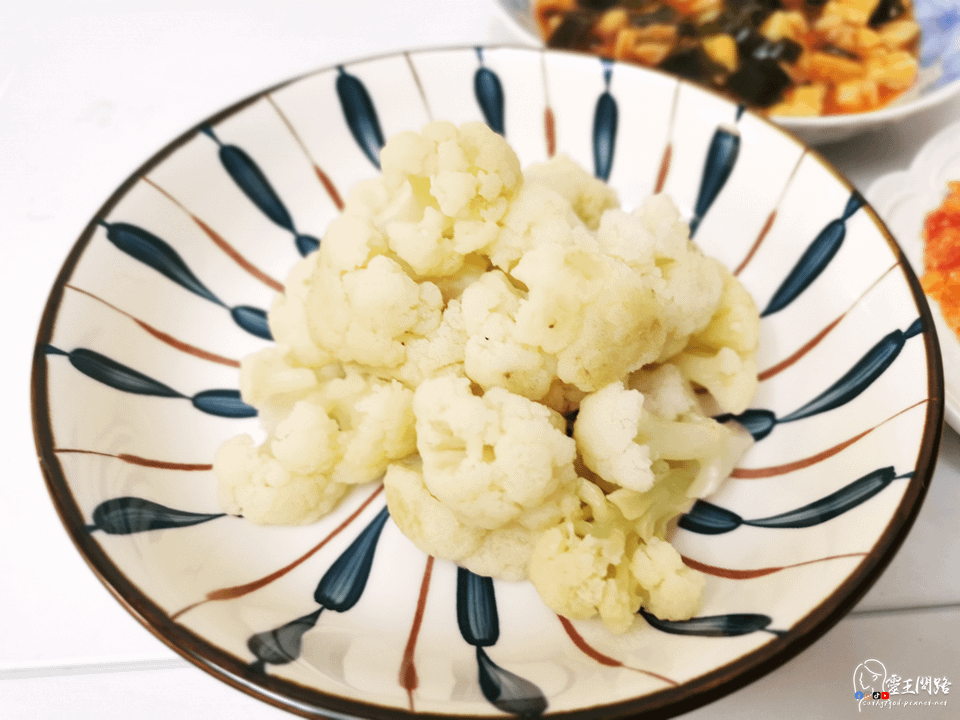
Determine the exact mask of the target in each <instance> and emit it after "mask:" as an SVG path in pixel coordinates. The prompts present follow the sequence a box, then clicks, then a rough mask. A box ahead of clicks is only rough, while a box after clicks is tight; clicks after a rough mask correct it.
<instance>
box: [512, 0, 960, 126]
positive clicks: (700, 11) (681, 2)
mask: <svg viewBox="0 0 960 720" xmlns="http://www.w3.org/2000/svg"><path fill="white" fill-rule="evenodd" d="M498 5H499V7H500V8H501V10H502V11H503V15H504V17H505V18H506V19H507V21H508V22H509V23H510V24H511V25H512V26H513V27H514V28H515V29H516V30H517V31H519V32H521V33H522V34H525V35H527V36H528V37H532V38H535V39H536V40H537V41H538V42H540V43H542V44H544V45H546V46H547V47H550V48H557V49H568V50H573V51H578V52H588V53H592V54H596V55H600V56H603V57H609V58H611V59H614V60H618V61H621V62H633V63H636V64H639V65H643V66H645V67H651V68H656V69H659V70H662V71H664V72H668V73H671V74H674V75H678V76H680V77H683V78H685V79H687V80H690V81H693V82H695V83H697V84H699V85H701V86H704V87H708V88H711V89H713V90H715V91H717V92H719V93H721V94H723V95H725V96H727V97H729V98H731V99H733V100H734V101H736V102H738V103H741V104H743V105H745V106H747V107H749V108H750V109H751V110H753V111H754V112H757V113H759V114H763V115H766V116H768V117H769V118H770V119H771V120H773V121H774V122H776V123H777V124H779V125H780V126H781V127H783V128H785V129H787V130H789V131H791V132H793V133H794V134H796V135H797V136H798V137H800V138H801V139H802V140H804V141H806V142H808V143H811V144H822V143H828V142H834V141H838V140H843V139H846V138H849V137H852V136H854V135H858V134H860V133H863V132H866V131H869V130H874V129H877V128H880V127H883V126H884V125H888V124H890V123H894V122H897V121H900V120H902V119H904V118H906V117H908V116H911V115H913V114H915V113H919V112H922V111H924V110H926V109H929V108H932V107H934V106H936V105H939V104H940V103H942V102H944V101H946V100H948V99H949V98H951V97H953V96H955V95H956V94H957V93H958V92H960V42H958V40H960V8H958V7H957V5H956V4H955V3H953V2H950V1H949V0H498Z"/></svg>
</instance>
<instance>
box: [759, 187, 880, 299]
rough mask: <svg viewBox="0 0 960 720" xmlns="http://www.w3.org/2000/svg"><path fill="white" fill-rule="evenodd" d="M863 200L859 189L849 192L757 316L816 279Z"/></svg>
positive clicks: (841, 241) (841, 242) (839, 243)
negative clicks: (840, 208) (838, 211)
mask: <svg viewBox="0 0 960 720" xmlns="http://www.w3.org/2000/svg"><path fill="white" fill-rule="evenodd" d="M865 202H866V201H865V200H864V199H863V196H862V195H860V193H858V192H856V191H854V192H853V194H852V195H851V196H850V199H849V200H847V205H846V207H845V208H844V209H843V214H842V215H841V216H840V217H839V218H837V219H836V220H831V221H830V222H829V223H827V226H826V227H825V228H823V230H821V231H820V233H819V234H818V235H817V237H816V238H815V239H814V241H813V242H812V243H811V244H810V246H809V247H808V248H807V249H806V251H805V252H804V253H803V255H802V256H801V257H800V260H798V261H797V264H796V265H795V266H794V268H793V270H791V271H790V274H789V275H787V277H786V279H785V280H784V281H783V284H782V285H780V287H779V288H778V289H777V291H776V292H775V293H774V294H773V297H772V298H771V299H770V303H769V304H768V305H767V307H766V309H765V310H764V311H763V312H762V313H761V314H760V315H761V317H767V316H768V315H772V314H773V313H775V312H777V311H778V310H782V309H783V308H785V307H786V306H787V305H789V304H790V303H792V302H793V301H794V300H795V299H796V298H797V296H798V295H800V293H802V292H803V291H804V290H806V289H807V287H809V286H810V283H812V282H813V281H814V280H816V279H817V277H818V276H819V275H820V273H821V272H823V270H824V268H826V267H827V265H829V264H830V261H831V260H832V259H833V256H834V255H836V254H837V251H838V250H839V249H840V246H841V245H842V244H843V239H844V238H845V237H846V235H847V220H849V219H850V217H851V216H852V215H853V214H854V213H855V212H856V211H857V210H859V209H860V208H862V207H863V205H864V203H865Z"/></svg>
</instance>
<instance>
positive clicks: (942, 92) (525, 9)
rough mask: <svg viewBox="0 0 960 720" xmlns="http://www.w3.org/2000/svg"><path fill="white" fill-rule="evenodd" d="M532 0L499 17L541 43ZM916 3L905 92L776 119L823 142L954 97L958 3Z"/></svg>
mask: <svg viewBox="0 0 960 720" xmlns="http://www.w3.org/2000/svg"><path fill="white" fill-rule="evenodd" d="M534 4H535V0H496V6H497V8H498V9H499V10H500V15H501V17H503V19H504V20H505V21H506V23H507V24H508V25H509V26H510V27H512V28H513V29H514V31H516V32H517V33H518V34H519V35H521V36H522V37H524V38H526V39H528V40H531V41H533V42H535V43H537V44H541V42H542V41H541V38H540V29H539V28H538V27H537V22H536V20H535V19H534V15H533V7H534ZM913 7H914V15H915V17H916V19H917V22H919V23H920V25H921V26H922V28H923V35H922V40H921V47H920V77H919V79H918V81H917V84H916V86H915V87H914V88H913V89H912V90H910V91H909V92H908V93H907V94H906V95H904V96H903V97H902V98H900V99H899V100H898V101H897V102H895V103H893V104H891V105H889V106H887V107H885V108H882V109H880V110H876V111H874V112H868V113H860V114H856V115H833V116H827V117H814V118H807V117H787V116H775V117H774V118H773V119H774V120H775V121H776V122H777V123H778V124H779V125H781V126H782V127H784V128H786V129H788V130H790V131H791V132H792V133H794V134H795V135H797V137H799V138H800V139H801V140H803V141H804V142H807V143H810V144H823V143H828V142H836V141H838V140H844V139H846V138H849V137H853V136H854V135H859V134H860V133H864V132H867V131H870V130H876V129H879V128H881V127H884V126H885V125H890V124H892V123H895V122H899V121H900V120H903V119H904V118H907V117H909V116H911V115H914V114H916V113H920V112H923V111H925V110H927V109H930V108H933V107H935V106H937V105H940V104H942V103H944V102H946V101H947V100H949V99H950V98H953V97H955V96H956V95H957V94H958V93H960V7H958V6H957V4H956V3H955V2H953V0H914V2H913Z"/></svg>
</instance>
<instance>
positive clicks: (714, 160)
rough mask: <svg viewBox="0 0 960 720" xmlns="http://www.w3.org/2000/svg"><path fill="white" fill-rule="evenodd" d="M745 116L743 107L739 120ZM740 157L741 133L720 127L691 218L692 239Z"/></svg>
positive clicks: (707, 159)
mask: <svg viewBox="0 0 960 720" xmlns="http://www.w3.org/2000/svg"><path fill="white" fill-rule="evenodd" d="M742 114H743V107H742V106H740V107H739V108H738V110H737V119H738V120H739V119H740V115H742ZM739 155H740V132H739V131H738V130H737V128H735V127H718V128H717V129H716V130H715V131H714V133H713V139H711V141H710V147H709V149H708V150H707V158H706V160H704V163H703V176H702V177H701V178H700V191H699V192H698V193H697V202H696V205H694V208H693V217H692V218H690V237H693V236H694V235H695V234H696V232H697V228H698V227H700V222H701V221H702V220H703V217H704V215H706V214H707V211H708V210H709V209H710V206H711V205H713V201H714V200H716V199H717V196H718V195H719V194H720V191H721V190H723V186H724V185H726V184H727V179H728V178H729V177H730V173H732V172H733V167H734V165H736V164H737V156H739Z"/></svg>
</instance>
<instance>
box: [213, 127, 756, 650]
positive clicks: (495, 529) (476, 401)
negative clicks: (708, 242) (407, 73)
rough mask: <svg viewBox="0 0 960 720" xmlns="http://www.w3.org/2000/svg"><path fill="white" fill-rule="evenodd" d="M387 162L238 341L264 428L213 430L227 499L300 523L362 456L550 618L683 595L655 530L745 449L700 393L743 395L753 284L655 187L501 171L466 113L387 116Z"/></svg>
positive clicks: (430, 538) (370, 473)
mask: <svg viewBox="0 0 960 720" xmlns="http://www.w3.org/2000/svg"><path fill="white" fill-rule="evenodd" d="M381 162H382V170H383V172H382V175H381V176H380V177H379V178H376V179H374V180H370V181H365V182H362V183H360V184H359V185H358V186H357V187H356V188H354V189H353V191H352V192H351V194H350V196H349V198H348V201H347V202H346V206H345V208H344V211H343V213H342V214H341V215H340V216H339V217H338V218H337V219H336V220H334V221H333V222H332V223H331V225H330V227H329V229H328V231H327V233H326V235H325V237H324V238H323V241H322V244H321V246H320V249H319V250H318V251H317V252H315V253H313V254H311V255H309V256H308V257H306V258H304V259H303V260H302V261H301V262H300V263H299V264H298V265H297V266H296V267H295V268H294V270H293V272H292V273H291V275H290V277H289V279H288V281H287V283H286V287H285V292H284V293H283V294H281V295H279V296H278V297H277V298H276V300H275V302H274V303H273V306H272V307H271V310H270V313H269V322H270V329H271V331H272V333H273V337H274V339H275V341H276V344H275V345H272V346H271V347H269V348H267V349H264V350H261V351H260V352H257V353H255V354H253V355H251V356H249V357H247V358H246V359H244V361H243V362H242V366H241V392H242V395H243V398H244V399H245V400H246V401H247V402H248V403H250V404H252V405H254V406H255V407H257V408H258V409H259V410H260V417H261V419H262V422H263V424H264V428H265V430H266V432H267V438H266V440H265V441H264V442H263V443H262V444H260V445H259V446H257V445H255V444H254V441H253V440H252V438H251V437H250V436H249V435H243V436H240V437H236V438H233V439H232V440H229V441H227V442H226V443H224V444H223V445H222V446H221V448H220V449H219V451H218V452H217V454H216V458H215V461H214V471H215V473H216V475H217V478H218V481H219V495H220V501H221V504H222V505H223V508H224V509H225V510H226V511H227V512H230V513H234V514H242V515H243V516H244V517H245V518H247V519H248V520H250V521H252V522H256V523H275V524H301V523H309V522H313V521H315V520H317V519H318V518H320V517H322V516H323V515H324V514H326V513H328V512H329V511H330V510H331V509H332V508H333V507H334V506H335V505H336V504H337V502H338V501H339V500H340V499H341V498H342V497H343V496H344V495H345V494H346V493H348V492H349V491H350V490H351V489H352V488H353V487H355V486H356V485H357V484H360V483H369V482H372V481H376V480H379V479H381V478H382V481H383V484H384V486H385V492H386V498H387V503H388V506H389V509H390V515H391V517H392V518H393V520H394V522H395V523H396V524H397V526H398V527H399V528H400V529H401V530H402V531H403V533H404V534H405V535H406V536H407V537H409V538H410V539H411V540H412V541H413V542H414V543H415V544H416V545H417V546H418V547H419V548H421V549H422V550H423V551H424V552H426V553H428V554H430V555H433V556H436V557H440V558H446V559H448V560H451V561H453V562H455V563H458V564H460V565H461V566H463V567H466V568H468V569H469V570H471V571H473V572H475V573H477V574H480V575H489V576H494V577H498V578H505V579H511V580H521V579H524V578H526V579H529V580H530V581H531V582H532V583H533V584H534V585H535V586H536V588H537V590H538V591H539V593H540V595H541V596H542V598H543V599H544V601H545V602H546V603H547V604H548V605H549V606H550V607H551V608H552V609H553V610H555V611H556V612H557V613H559V614H560V615H563V616H565V617H568V618H590V617H595V616H599V617H600V619H601V620H602V621H603V622H604V623H605V624H606V625H607V626H608V627H609V628H611V629H612V630H614V631H617V632H622V631H624V630H626V629H628V628H629V627H630V626H631V624H632V623H633V622H634V620H635V618H636V613H637V611H638V609H639V608H640V607H644V608H646V609H647V610H648V611H650V612H651V613H653V614H654V615H656V616H657V617H660V618H663V619H671V620H679V619H685V618H688V617H690V616H691V615H693V614H694V613H696V611H697V610H698V607H699V603H700V596H701V592H702V588H703V578H702V576H701V575H700V574H699V573H698V572H696V571H694V570H692V569H690V568H688V567H687V566H685V565H684V564H683V562H682V560H681V558H680V555H679V554H678V553H677V551H676V550H675V549H674V548H673V546H671V545H670V544H669V542H667V540H666V539H665V538H666V534H667V530H668V526H669V525H670V523H671V521H672V520H673V519H675V518H676V516H677V515H679V514H680V513H682V512H684V511H685V510H686V509H687V508H688V507H689V505H690V504H691V502H692V501H693V499H695V498H697V497H700V496H703V495H706V494H709V493H710V492H712V491H713V490H714V489H715V488H716V487H717V485H718V483H720V481H721V480H723V479H724V478H725V477H726V476H727V475H728V474H729V473H730V471H731V470H732V468H733V466H734V463H735V462H736V461H737V460H738V459H739V457H740V456H741V454H742V452H743V451H744V449H745V448H746V445H747V442H748V441H746V440H744V437H749V436H745V434H744V433H742V431H740V432H738V430H737V429H736V428H735V426H734V425H733V424H720V423H718V422H716V421H715V420H713V419H711V417H709V416H708V415H707V414H705V412H704V409H703V408H704V406H705V405H706V404H712V406H713V407H712V409H711V412H718V411H724V412H730V413H737V412H740V411H742V410H744V409H745V408H746V407H747V405H748V403H749V402H750V400H751V398H752V396H753V394H754V392H755V389H756V384H757V372H756V362H755V359H754V358H755V352H756V347H757V334H758V315H757V310H756V307H755V306H754V303H753V301H752V300H751V298H750V296H749V295H748V294H747V292H746V291H745V290H744V289H743V287H742V286H741V285H740V283H739V282H738V281H737V280H736V279H735V278H734V277H733V276H732V275H731V274H730V273H729V272H728V271H727V270H726V269H725V268H724V267H723V266H722V265H721V264H720V263H719V262H717V261H716V260H713V259H711V258H709V257H706V256H705V255H703V253H702V252H701V251H700V250H699V249H698V248H697V247H696V246H695V245H693V243H692V242H691V241H690V239H689V232H688V228H687V225H686V224H685V223H684V222H683V221H682V220H681V218H680V215H679V212H678V211H677V209H676V207H675V206H674V205H673V203H672V202H671V200H670V199H669V198H667V197H666V196H663V195H658V196H654V197H651V198H649V199H648V200H647V201H646V202H644V203H643V205H642V207H640V208H639V209H638V210H636V211H634V212H629V213H628V212H625V211H623V210H621V209H620V208H619V203H618V200H617V197H616V195H615V193H614V192H613V191H612V190H611V189H610V188H609V187H608V186H607V185H605V184H604V183H603V182H601V181H599V180H597V179H595V178H593V177H591V176H590V175H589V174H588V173H587V172H586V171H584V170H583V169H582V168H580V167H579V166H578V165H577V164H576V163H574V162H573V161H572V160H571V159H569V158H568V157H566V156H558V157H556V158H554V159H552V160H550V161H548V162H545V163H542V164H537V165H533V166H531V167H529V168H528V169H527V170H526V171H525V172H521V168H520V163H519V161H518V159H517V156H516V154H515V153H514V152H513V150H512V149H511V148H510V147H509V145H508V144H507V142H506V141H505V140H504V139H503V138H502V137H500V136H499V135H497V134H496V133H494V132H493V131H491V130H490V129H489V128H487V126H485V125H483V124H480V123H469V124H465V125H463V126H461V127H459V128H457V127H455V126H454V125H452V124H450V123H444V122H435V123H431V124H429V125H427V126H426V127H425V128H424V129H423V130H422V132H420V133H415V132H405V133H401V134H399V135H397V136H395V137H393V138H392V139H391V140H390V141H389V142H388V143H387V144H386V146H385V147H384V148H383V151H382V155H381Z"/></svg>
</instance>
